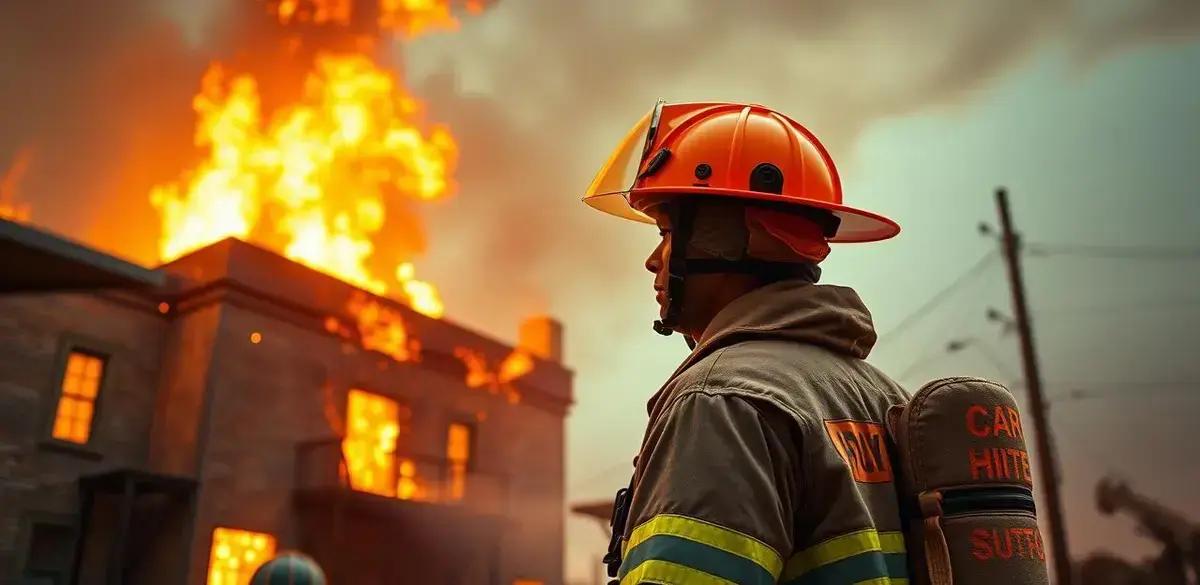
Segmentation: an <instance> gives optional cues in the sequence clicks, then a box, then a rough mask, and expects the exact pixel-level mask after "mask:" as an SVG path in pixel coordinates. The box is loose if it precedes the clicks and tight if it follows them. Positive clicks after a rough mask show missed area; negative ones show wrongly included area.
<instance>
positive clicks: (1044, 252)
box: [1025, 243, 1200, 260]
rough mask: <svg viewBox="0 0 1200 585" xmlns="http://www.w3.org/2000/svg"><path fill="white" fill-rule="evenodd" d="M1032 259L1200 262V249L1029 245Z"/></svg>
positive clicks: (1026, 249)
mask: <svg viewBox="0 0 1200 585" xmlns="http://www.w3.org/2000/svg"><path fill="white" fill-rule="evenodd" d="M1025 252H1026V253H1027V254H1028V255H1029V256H1031V257H1045V256H1071V257H1075V258H1100V259H1111V260H1200V248H1197V247H1185V246H1106V245H1099V244H1045V243H1028V244H1026V245H1025Z"/></svg>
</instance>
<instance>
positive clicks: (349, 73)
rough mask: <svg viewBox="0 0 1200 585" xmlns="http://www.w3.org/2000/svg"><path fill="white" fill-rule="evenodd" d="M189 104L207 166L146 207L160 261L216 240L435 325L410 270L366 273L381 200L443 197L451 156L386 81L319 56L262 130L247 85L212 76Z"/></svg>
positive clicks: (365, 66)
mask: <svg viewBox="0 0 1200 585" xmlns="http://www.w3.org/2000/svg"><path fill="white" fill-rule="evenodd" d="M282 5H283V4H281V6H282ZM193 105H194V108H195V110H196V113H197V115H198V117H199V121H198V125H197V129H196V144H197V146H200V147H202V148H205V149H207V151H208V158H207V160H205V161H203V162H202V163H201V164H200V165H199V167H198V168H196V169H195V170H194V171H193V172H192V173H190V174H189V175H188V176H187V177H186V178H185V179H184V180H183V181H180V182H177V183H171V184H167V185H160V186H158V187H156V188H155V189H154V190H153V191H152V193H151V196H150V199H151V202H152V203H153V204H154V206H155V208H157V209H158V210H159V212H160V213H161V215H162V221H163V230H162V237H161V240H160V245H159V253H160V256H161V257H162V259H163V260H171V259H174V258H176V257H178V256H180V255H182V254H184V253H187V252H189V251H191V250H194V249H196V248H198V247H201V246H205V245H208V244H211V243H213V242H216V241H218V240H220V239H223V238H226V237H237V238H243V239H251V240H254V241H257V242H259V243H261V244H263V245H266V246H268V247H272V248H275V249H280V250H281V251H282V252H283V253H284V254H285V255H286V256H287V257H288V258H291V259H293V260H297V261H299V262H302V263H304V264H306V265H308V266H310V267H312V268H315V269H317V270H320V271H323V272H326V273H328V274H331V275H333V276H335V277H337V278H340V279H342V280H345V281H347V282H350V283H352V284H354V285H357V286H359V287H362V288H364V289H366V290H369V291H371V292H372V293H375V294H378V295H383V294H387V293H389V292H393V293H394V294H395V295H396V296H397V297H399V298H401V299H403V300H405V301H407V302H409V303H410V304H411V305H412V306H413V307H414V308H415V309H416V310H418V311H422V312H424V313H426V314H429V315H431V316H435V317H438V316H440V315H441V313H442V310H443V308H442V305H441V301H440V299H439V298H438V294H437V290H436V289H435V288H434V287H433V286H432V285H430V284H429V283H426V282H422V281H420V280H416V278H415V274H414V272H415V271H414V270H413V267H412V264H411V262H408V261H401V262H397V264H396V268H395V269H394V270H393V271H392V272H391V273H390V274H388V276H387V277H383V276H380V275H378V274H375V273H373V272H372V271H371V270H370V269H368V265H367V261H368V259H371V258H372V257H373V255H374V254H375V252H376V246H375V243H374V242H373V241H372V240H373V238H374V237H375V236H377V235H378V234H379V233H380V231H381V230H382V229H383V228H384V224H385V222H386V220H387V218H388V215H387V211H388V207H389V205H388V204H389V201H392V202H398V201H399V200H401V199H412V200H418V201H427V200H432V199H436V198H438V197H441V196H443V195H444V194H445V193H446V192H447V190H448V189H449V174H450V173H451V171H452V169H453V166H454V163H455V160H456V157H457V146H456V144H455V141H454V138H453V137H452V136H451V135H450V133H449V132H448V131H447V130H446V129H445V128H442V127H434V128H433V129H432V130H431V131H429V132H428V133H422V132H421V131H420V130H419V129H418V128H417V126H416V122H415V120H416V119H417V118H418V116H419V112H420V107H419V104H418V103H417V101H416V100H415V99H413V98H412V97H411V96H409V95H408V94H407V93H405V91H404V90H403V88H401V87H400V85H399V82H398V80H397V78H396V77H395V76H394V75H393V74H391V73H388V72H385V71H383V70H382V69H380V68H379V67H378V66H377V65H376V64H375V63H373V62H372V61H371V60H370V59H368V58H367V57H365V56H362V55H334V54H328V53H324V54H320V55H318V56H317V58H316V61H315V64H314V69H313V70H312V71H311V72H310V73H309V75H308V78H307V80H306V83H305V91H304V96H303V97H302V98H301V99H300V100H299V101H298V102H297V103H295V104H293V105H291V106H289V107H285V108H281V109H279V110H278V111H276V112H274V114H273V115H272V116H270V120H269V121H268V120H267V119H266V117H265V116H264V113H263V112H262V108H261V103H260V99H259V95H258V89H257V82H256V80H255V78H254V77H252V76H250V75H238V76H235V77H232V78H230V77H229V76H228V75H227V74H226V72H225V71H224V69H223V68H222V67H221V66H220V65H213V66H211V67H210V68H209V69H208V71H207V73H205V75H204V78H203V80H202V83H201V91H200V93H199V95H197V96H196V98H195V100H194V102H193ZM389 235H390V234H389ZM401 235H403V234H401ZM412 238H414V239H417V241H418V243H419V235H418V234H413V235H412ZM411 247H412V248H419V247H420V246H419V245H413V246H411ZM402 260H403V259H402ZM393 278H394V279H395V280H394V282H393V280H392V279H393ZM393 284H399V285H400V286H399V287H398V288H396V287H394V286H393Z"/></svg>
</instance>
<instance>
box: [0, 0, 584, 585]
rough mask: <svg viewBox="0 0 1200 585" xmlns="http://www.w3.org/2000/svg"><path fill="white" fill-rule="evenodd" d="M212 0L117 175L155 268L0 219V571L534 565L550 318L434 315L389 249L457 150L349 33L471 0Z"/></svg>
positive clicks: (547, 504) (563, 378) (401, 241)
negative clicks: (274, 563)
mask: <svg viewBox="0 0 1200 585" xmlns="http://www.w3.org/2000/svg"><path fill="white" fill-rule="evenodd" d="M238 6H239V10H238V11H234V12H232V13H231V14H239V15H241V16H242V17H245V18H239V19H236V21H235V22H231V23H230V24H231V25H232V26H231V27H230V28H231V29H237V30H239V31H241V32H239V33H236V34H235V33H231V34H232V35H233V36H235V37H237V38H240V39H243V40H244V43H243V45H244V46H241V47H239V48H238V49H239V50H237V51H233V52H231V53H229V54H225V55H223V56H222V57H221V59H214V61H213V62H212V63H211V64H210V65H209V67H208V68H207V70H206V72H205V73H204V74H203V75H202V76H201V77H200V78H199V79H197V91H196V94H195V96H194V98H193V100H192V110H193V112H194V115H195V130H194V133H193V138H194V146H195V152H194V153H190V154H189V155H188V157H187V158H188V159H189V160H190V164H187V165H185V167H183V168H179V169H172V172H171V173H170V174H169V176H163V177H159V178H158V179H156V185H155V186H154V187H153V188H152V189H149V190H148V192H147V193H145V194H144V201H145V203H144V204H145V205H147V206H152V207H153V209H154V210H156V211H157V212H158V215H159V218H160V220H161V223H160V230H159V235H160V237H159V241H158V249H157V257H158V259H159V261H160V262H161V265H160V266H159V267H158V268H156V269H153V270H151V269H147V268H144V267H142V266H139V265H135V264H131V263H129V262H126V261H123V260H120V259H117V258H115V257H112V256H108V255H106V254H103V253H101V252H99V251H97V250H95V249H91V248H89V247H87V246H83V245H80V244H76V243H73V242H69V241H66V240H64V239H61V238H58V237H55V236H52V235H50V234H48V233H44V232H41V231H39V230H36V229H33V228H31V227H27V226H23V225H20V224H17V223H13V222H11V221H5V220H2V219H0V292H3V293H4V294H3V295H0V581H3V582H8V580H9V579H10V578H13V579H19V580H25V581H26V582H30V583H61V584H66V583H108V584H125V583H128V584H150V583H155V584H158V583H186V584H188V585H200V584H204V583H207V584H209V585H244V584H245V583H247V582H248V580H249V578H250V575H251V574H252V573H253V571H254V569H255V567H257V566H259V565H260V564H261V563H263V562H264V561H266V560H267V559H269V558H270V557H271V556H272V555H273V554H275V553H276V552H278V551H282V550H286V549H299V550H301V551H303V552H305V553H307V554H309V555H311V556H313V557H314V558H315V559H316V560H317V561H318V562H319V563H320V564H322V565H323V566H324V568H325V570H326V571H327V573H328V574H329V577H330V580H331V582H333V583H352V584H355V585H371V584H393V583H420V584H442V583H447V584H448V583H463V584H468V583H469V584H477V583H487V584H492V585H495V584H510V583H523V584H527V585H528V584H533V583H559V582H561V580H562V574H563V571H562V563H563V560H562V556H563V554H562V552H563V551H562V548H563V544H562V543H563V522H564V518H563V512H564V510H563V508H564V501H563V497H564V493H563V492H564V487H563V466H564V461H563V459H564V452H563V423H564V419H565V416H566V414H567V410H568V408H569V406H570V404H571V403H572V389H571V380H572V377H571V372H570V371H569V370H568V369H566V368H565V367H564V366H563V364H562V359H561V358H562V349H561V336H562V332H561V327H560V326H559V325H558V324H557V323H556V322H555V321H553V320H552V319H550V318H547V317H536V318H531V319H529V320H528V321H527V322H525V323H524V324H522V326H521V328H520V334H519V336H518V337H519V339H520V341H519V342H518V343H516V344H513V345H511V346H510V345H507V344H504V343H501V342H498V341H495V340H492V339H489V338H487V337H485V336H483V335H480V334H478V333H474V332H472V331H469V330H467V329H465V328H463V327H460V326H458V325H455V324H454V323H452V322H450V321H448V320H443V319H442V316H443V313H444V311H445V308H444V307H443V306H442V302H441V299H440V298H439V295H438V293H437V289H436V288H435V287H434V286H433V285H432V284H430V283H428V282H424V281H422V280H419V279H417V274H416V270H415V266H414V263H413V260H414V259H415V258H416V257H417V256H419V255H420V253H421V252H423V251H424V248H425V244H426V234H425V233H424V232H423V230H422V228H421V222H420V216H419V208H420V205H422V204H423V203H424V202H428V201H433V200H437V199H440V198H443V197H445V196H447V195H448V194H450V193H451V192H453V190H454V181H453V171H454V168H455V164H456V160H457V157H458V148H457V144H456V141H455V139H454V136H453V133H452V132H451V130H450V129H449V128H446V127H443V126H440V125H437V124H428V123H426V122H425V120H424V119H423V107H422V104H421V103H420V101H419V100H417V99H416V98H415V97H413V96H412V95H410V94H409V93H408V92H407V91H406V89H405V87H404V84H403V81H402V79H401V78H400V75H399V68H398V67H395V66H391V65H389V64H388V63H386V62H385V61H386V59H385V58H384V57H381V55H384V56H386V55H394V51H391V52H389V51H379V50H377V45H379V44H380V43H379V41H380V40H381V39H385V38H407V37H411V36H412V35H415V34H423V33H425V32H429V31H435V30H439V29H441V30H452V29H453V28H455V27H456V26H457V22H458V21H457V20H456V18H457V17H456V16H455V12H456V11H458V12H470V13H475V12H479V11H480V10H482V9H483V3H482V2H481V1H480V0H464V1H461V2H459V1H458V0H246V1H245V2H244V3H241V4H239V5H238ZM29 160H30V156H29V155H25V156H22V157H19V160H17V161H16V162H15V163H14V164H12V165H11V167H10V168H9V169H7V170H6V171H4V173H3V174H0V177H3V179H2V180H0V217H7V218H12V219H16V220H28V219H29V218H30V210H29V209H28V208H27V207H22V206H21V205H22V204H21V202H19V201H16V199H17V198H16V197H15V195H14V194H15V193H16V190H17V188H16V186H17V184H18V183H19V182H20V178H21V176H22V173H23V172H24V170H25V169H26V168H27V167H28V165H29ZM63 172H69V171H67V170H64V171H63ZM160 179H161V180H160ZM129 227H130V229H139V228H141V227H142V226H129ZM120 240H121V236H120V235H119V234H118V235H116V236H115V239H114V240H113V241H107V242H103V243H104V244H105V245H106V247H108V248H110V249H123V247H122V246H121V241H120Z"/></svg>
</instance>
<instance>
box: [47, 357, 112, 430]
mask: <svg viewBox="0 0 1200 585" xmlns="http://www.w3.org/2000/svg"><path fill="white" fill-rule="evenodd" d="M103 377H104V358H101V357H99V356H95V355H91V354H88V353H83V352H80V351H71V353H70V354H69V355H68V356H67V367H66V371H65V372H63V378H62V393H61V395H60V396H59V398H58V408H57V409H56V410H55V412H54V428H53V429H52V431H51V436H53V437H54V438H55V439H59V440H62V441H69V442H72V443H78V444H80V445H84V444H86V443H87V442H88V439H89V438H90V437H91V435H92V416H93V415H94V414H95V412H96V396H97V395H98V394H99V393H100V380H101V379H102V378H103Z"/></svg>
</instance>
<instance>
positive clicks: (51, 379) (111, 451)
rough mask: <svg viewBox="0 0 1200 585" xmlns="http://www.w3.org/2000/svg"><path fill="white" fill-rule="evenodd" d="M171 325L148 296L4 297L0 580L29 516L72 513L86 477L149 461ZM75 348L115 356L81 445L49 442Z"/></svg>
mask: <svg viewBox="0 0 1200 585" xmlns="http://www.w3.org/2000/svg"><path fill="white" fill-rule="evenodd" d="M130 302H132V303H134V306H131V305H130V304H128V303H130ZM165 329H166V323H165V321H164V320H163V319H162V318H161V317H160V316H159V315H158V314H157V313H155V312H154V311H153V309H152V306H151V305H149V304H148V301H142V302H140V303H139V302H137V301H127V300H126V301H123V300H119V299H117V300H114V299H112V298H105V297H99V296H95V295H86V294H46V295H15V296H3V297H0V581H6V580H8V579H9V578H10V577H13V576H14V575H15V573H16V572H17V571H19V570H20V568H21V566H22V565H23V564H24V555H25V550H24V549H25V547H26V544H27V540H28V524H29V521H30V520H31V519H37V518H52V517H54V516H65V517H66V518H73V517H74V516H75V514H76V512H77V509H76V507H77V502H76V500H77V485H78V484H77V483H76V481H77V479H78V477H79V476H80V475H84V474H90V473H96V472H101V471H104V470H107V469H112V468H116V467H128V466H140V465H143V464H144V463H145V460H146V453H147V449H148V436H149V432H148V431H149V427H150V424H151V420H152V417H153V410H154V394H155V388H156V387H157V384H158V375H159V362H160V358H161V355H160V352H161V349H160V348H161V339H162V338H163V335H164V332H165ZM73 345H78V346H79V347H81V348H84V349H88V350H91V351H96V352H100V353H102V354H106V355H107V357H108V360H107V364H106V372H105V377H104V381H103V384H102V386H101V388H100V395H99V399H98V402H97V410H96V413H95V417H94V422H93V428H92V433H91V438H90V440H89V442H88V444H87V445H86V446H84V447H82V448H68V447H66V446H61V445H57V444H55V443H53V442H50V441H49V438H50V434H49V430H50V428H49V422H50V417H52V415H53V411H54V409H55V407H56V404H57V396H58V384H59V383H60V380H61V375H62V371H61V370H62V368H63V367H64V363H65V355H66V352H67V350H68V349H69V348H70V347H72V346H73Z"/></svg>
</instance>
